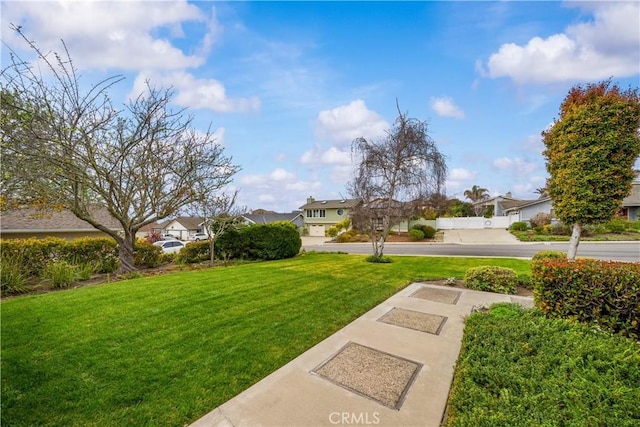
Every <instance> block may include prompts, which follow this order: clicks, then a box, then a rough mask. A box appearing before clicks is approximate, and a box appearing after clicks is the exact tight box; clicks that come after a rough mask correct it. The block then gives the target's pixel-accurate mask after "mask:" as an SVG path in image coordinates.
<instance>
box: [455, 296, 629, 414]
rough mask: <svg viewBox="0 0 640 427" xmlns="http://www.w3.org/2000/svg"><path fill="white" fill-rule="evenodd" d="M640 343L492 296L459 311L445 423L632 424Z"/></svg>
mask: <svg viewBox="0 0 640 427" xmlns="http://www.w3.org/2000/svg"><path fill="white" fill-rule="evenodd" d="M639 384H640V345H639V344H638V343H637V342H635V341H633V340H630V339H626V338H623V337H620V336H611V335H608V334H606V333H603V332H599V331H596V330H594V329H593V328H591V327H589V326H585V325H581V324H577V323H570V322H568V321H566V320H562V319H557V320H549V319H546V318H545V317H544V316H543V315H541V314H540V313H539V312H537V311H532V310H524V309H522V308H519V307H517V306H513V305H507V304H499V305H495V306H493V307H492V309H491V311H490V313H476V314H473V315H472V316H470V317H469V318H467V322H466V326H465V331H464V338H463V342H462V350H461V354H460V358H459V359H458V364H457V367H456V376H455V379H454V382H453V387H452V390H451V393H450V400H449V405H450V406H449V418H448V420H447V423H446V425H447V426H448V427H462V426H473V427H476V426H479V427H482V426H490V427H496V426H505V427H506V426H509V427H511V426H629V427H631V426H638V425H640V406H638V402H640V387H639V386H638V385H639Z"/></svg>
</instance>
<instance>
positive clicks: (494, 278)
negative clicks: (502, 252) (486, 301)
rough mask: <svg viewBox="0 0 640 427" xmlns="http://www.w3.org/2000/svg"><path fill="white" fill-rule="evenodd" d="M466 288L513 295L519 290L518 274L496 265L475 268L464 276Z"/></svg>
mask: <svg viewBox="0 0 640 427" xmlns="http://www.w3.org/2000/svg"><path fill="white" fill-rule="evenodd" d="M464 286H465V287H467V288H469V289H475V290H477V291H487V292H498V293H501V294H513V293H515V292H516V290H517V289H518V274H517V273H516V272H515V270H513V269H511V268H506V267H497V266H495V265H487V266H480V267H473V268H470V269H468V270H467V272H466V273H465V275H464Z"/></svg>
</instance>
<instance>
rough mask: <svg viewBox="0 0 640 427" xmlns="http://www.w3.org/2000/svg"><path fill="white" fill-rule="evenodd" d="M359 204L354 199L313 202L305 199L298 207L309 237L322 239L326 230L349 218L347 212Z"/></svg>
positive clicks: (309, 198)
mask: <svg viewBox="0 0 640 427" xmlns="http://www.w3.org/2000/svg"><path fill="white" fill-rule="evenodd" d="M358 203H360V201H359V200H356V199H341V200H315V199H314V198H313V197H308V198H307V203H305V204H304V205H302V206H300V209H301V210H302V215H303V219H304V228H305V230H306V232H307V233H308V234H309V236H317V237H324V236H325V232H326V230H327V229H328V228H329V227H331V226H332V225H335V224H337V223H339V222H340V221H343V220H345V219H347V218H349V210H350V209H352V208H354V207H355V206H357V205H358Z"/></svg>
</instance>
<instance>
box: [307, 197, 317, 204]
mask: <svg viewBox="0 0 640 427" xmlns="http://www.w3.org/2000/svg"><path fill="white" fill-rule="evenodd" d="M315 201H316V199H314V198H313V197H311V196H309V197H307V204H309V203H313V202H315Z"/></svg>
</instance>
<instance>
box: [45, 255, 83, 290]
mask: <svg viewBox="0 0 640 427" xmlns="http://www.w3.org/2000/svg"><path fill="white" fill-rule="evenodd" d="M42 277H43V278H44V279H45V280H46V281H47V282H48V283H49V287H50V288H52V289H58V288H64V287H67V286H69V285H71V284H72V283H73V282H75V281H76V280H77V278H78V268H77V266H75V265H72V264H69V263H68V262H67V261H51V262H49V263H48V264H47V265H46V267H45V268H44V270H43V272H42Z"/></svg>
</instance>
